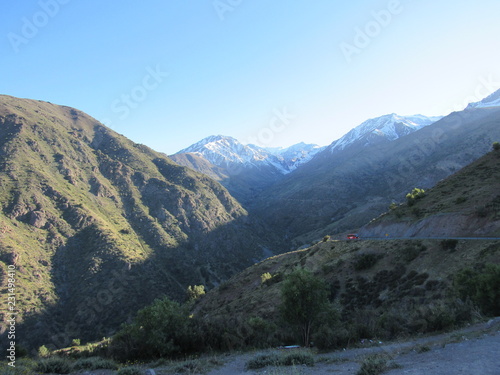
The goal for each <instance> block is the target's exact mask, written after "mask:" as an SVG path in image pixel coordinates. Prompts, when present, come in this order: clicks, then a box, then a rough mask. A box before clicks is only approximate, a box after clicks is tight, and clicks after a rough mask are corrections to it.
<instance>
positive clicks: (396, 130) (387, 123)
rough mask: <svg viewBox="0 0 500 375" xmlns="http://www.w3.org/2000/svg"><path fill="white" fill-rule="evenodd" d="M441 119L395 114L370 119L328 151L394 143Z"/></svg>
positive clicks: (333, 144) (334, 143)
mask: <svg viewBox="0 0 500 375" xmlns="http://www.w3.org/2000/svg"><path fill="white" fill-rule="evenodd" d="M440 119H441V117H438V116H434V117H427V116H423V115H413V116H399V115H397V114H395V113H392V114H389V115H384V116H380V117H377V118H373V119H369V120H366V121H365V122H363V123H362V124H361V125H359V126H357V127H355V128H354V129H352V130H351V131H350V132H348V133H347V134H346V135H344V136H343V137H342V138H340V139H338V140H337V141H335V142H333V143H332V144H331V145H330V146H328V149H329V150H330V151H331V152H338V151H341V150H345V149H346V148H348V147H351V146H353V145H354V144H356V145H358V146H360V147H363V146H367V145H371V144H376V143H378V142H382V141H393V140H395V139H398V138H400V137H403V136H405V135H408V134H410V133H413V132H414V131H417V130H419V129H421V128H423V127H424V126H428V125H430V124H433V123H434V122H436V121H438V120H440Z"/></svg>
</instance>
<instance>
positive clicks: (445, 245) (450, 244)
mask: <svg viewBox="0 0 500 375" xmlns="http://www.w3.org/2000/svg"><path fill="white" fill-rule="evenodd" d="M440 245H441V248H442V249H443V250H451V251H453V250H455V249H456V248H457V245H458V240H453V239H447V240H442V241H441V244H440Z"/></svg>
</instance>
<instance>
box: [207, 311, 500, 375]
mask: <svg viewBox="0 0 500 375" xmlns="http://www.w3.org/2000/svg"><path fill="white" fill-rule="evenodd" d="M383 353H386V354H389V355H390V356H391V357H393V362H394V363H396V364H397V365H398V368H396V369H392V370H388V371H387V372H384V374H387V375H417V374H418V375H422V374H425V375H459V374H464V375H465V374H467V375H500V318H496V319H494V320H492V321H490V322H488V323H484V324H480V325H476V326H473V327H469V328H466V329H463V330H459V331H455V332H452V333H448V334H442V335H437V336H430V337H425V338H420V339H416V340H412V341H407V342H401V343H390V344H382V345H380V346H376V347H369V348H358V349H350V350H345V351H339V352H334V353H328V354H321V355H318V356H317V358H316V365H315V366H314V367H305V366H300V367H297V368H283V367H282V368H279V369H278V368H269V367H267V368H264V369H261V370H255V371H246V370H245V364H246V363H247V361H248V360H249V359H251V358H253V357H255V356H256V355H258V354H259V353H253V354H244V355H234V356H230V357H229V358H227V361H226V364H225V365H224V366H222V367H220V368H218V369H214V370H212V371H210V372H209V373H208V375H253V374H272V375H274V374H277V375H278V374H279V375H286V374H291V375H292V374H293V375H331V374H339V375H341V374H350V375H353V374H356V372H357V371H358V370H359V369H360V367H361V362H362V361H363V359H364V358H366V356H368V355H372V354H383Z"/></svg>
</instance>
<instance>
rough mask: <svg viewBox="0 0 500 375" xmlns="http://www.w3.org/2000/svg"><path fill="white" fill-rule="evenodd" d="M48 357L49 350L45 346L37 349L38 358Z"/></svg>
mask: <svg viewBox="0 0 500 375" xmlns="http://www.w3.org/2000/svg"><path fill="white" fill-rule="evenodd" d="M49 355H50V350H49V349H48V348H47V347H46V346H45V345H42V346H40V347H39V348H38V357H40V358H47V357H48V356H49Z"/></svg>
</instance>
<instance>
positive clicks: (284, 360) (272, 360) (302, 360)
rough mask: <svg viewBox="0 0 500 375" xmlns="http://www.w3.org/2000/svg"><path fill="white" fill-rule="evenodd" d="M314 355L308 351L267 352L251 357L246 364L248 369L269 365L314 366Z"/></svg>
mask: <svg viewBox="0 0 500 375" xmlns="http://www.w3.org/2000/svg"><path fill="white" fill-rule="evenodd" d="M314 363H315V361H314V357H313V355H312V354H311V353H308V352H302V351H301V352H295V353H286V354H281V353H279V354H278V353H267V354H260V355H258V356H257V357H255V358H252V359H250V360H249V361H248V362H247V364H246V369H247V370H257V369H261V368H264V367H267V366H297V365H305V366H314Z"/></svg>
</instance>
